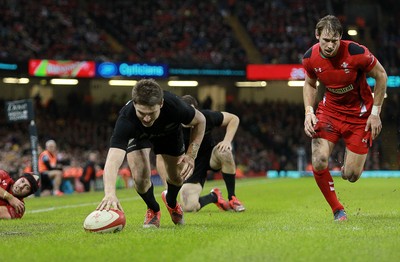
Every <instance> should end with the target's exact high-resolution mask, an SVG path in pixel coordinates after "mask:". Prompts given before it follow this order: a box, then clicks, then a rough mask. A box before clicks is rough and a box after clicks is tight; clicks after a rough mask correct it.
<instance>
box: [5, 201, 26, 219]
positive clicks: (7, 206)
mask: <svg viewBox="0 0 400 262" xmlns="http://www.w3.org/2000/svg"><path fill="white" fill-rule="evenodd" d="M0 206H5V207H6V208H7V210H8V213H9V214H10V216H11V218H12V219H13V218H21V217H22V216H23V215H24V213H22V214H17V212H15V208H14V207H13V206H11V205H10V204H9V203H8V202H7V201H5V200H3V199H0Z"/></svg>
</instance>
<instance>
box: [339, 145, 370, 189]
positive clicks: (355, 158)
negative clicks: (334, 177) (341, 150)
mask: <svg viewBox="0 0 400 262" xmlns="http://www.w3.org/2000/svg"><path fill="white" fill-rule="evenodd" d="M366 160H367V154H361V155H360V154H357V153H354V152H351V151H350V150H349V149H348V148H346V156H345V161H344V163H345V164H344V165H343V167H342V177H343V178H344V179H346V180H348V181H349V182H352V183H354V182H356V181H357V180H358V179H359V178H360V176H361V173H362V171H363V169H364V164H365V161H366Z"/></svg>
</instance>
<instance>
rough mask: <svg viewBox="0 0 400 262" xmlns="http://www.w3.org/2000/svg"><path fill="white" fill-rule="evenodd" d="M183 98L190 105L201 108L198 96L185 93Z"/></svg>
mask: <svg viewBox="0 0 400 262" xmlns="http://www.w3.org/2000/svg"><path fill="white" fill-rule="evenodd" d="M182 100H183V101H184V102H185V103H186V104H188V105H190V106H194V108H196V109H199V103H198V102H197V100H196V98H194V97H193V96H191V95H184V96H182Z"/></svg>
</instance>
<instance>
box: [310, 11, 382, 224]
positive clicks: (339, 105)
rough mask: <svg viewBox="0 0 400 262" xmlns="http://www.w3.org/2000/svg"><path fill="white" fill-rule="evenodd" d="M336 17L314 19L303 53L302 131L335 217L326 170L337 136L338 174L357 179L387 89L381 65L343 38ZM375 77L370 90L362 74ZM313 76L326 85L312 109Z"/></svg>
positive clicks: (339, 210)
mask: <svg viewBox="0 0 400 262" xmlns="http://www.w3.org/2000/svg"><path fill="white" fill-rule="evenodd" d="M342 33H343V29H342V25H341V23H340V21H339V19H338V18H337V17H335V16H332V15H327V16H325V17H323V18H322V19H320V20H319V21H318V23H317V25H316V29H315V36H316V38H317V39H318V41H319V42H318V43H317V44H315V45H314V46H312V47H311V48H310V49H309V50H308V51H307V52H306V53H305V54H304V57H303V66H304V68H305V70H306V78H305V83H304V88H303V98H304V107H305V120H304V131H305V133H306V134H307V136H309V137H311V138H312V145H311V147H312V166H313V173H314V178H315V180H316V182H317V184H318V187H319V188H320V190H321V192H322V194H323V195H324V197H325V199H326V201H327V202H328V203H329V205H330V206H331V208H332V211H333V214H334V219H335V221H342V220H347V215H346V212H345V210H344V207H343V205H342V204H341V203H340V202H339V200H338V198H337V196H336V193H335V188H334V183H333V179H332V176H331V174H330V172H329V170H328V161H329V156H330V154H331V152H332V150H333V147H334V146H335V144H336V143H337V142H338V140H339V139H340V138H343V139H344V141H345V143H346V154H345V159H344V164H343V167H342V178H343V179H345V180H348V181H349V182H356V181H357V180H358V179H359V177H360V176H361V173H362V171H363V168H364V164H365V160H366V158H367V153H368V149H369V147H370V146H371V145H372V140H374V139H375V138H376V137H377V136H378V135H379V133H380V132H381V129H382V123H381V119H380V117H379V114H380V111H381V106H382V103H383V99H384V96H385V93H386V82H387V75H386V71H385V69H384V68H383V67H382V65H381V64H380V63H379V61H378V60H377V59H376V58H375V57H374V55H373V54H372V53H371V52H370V51H369V50H368V49H367V48H366V47H365V46H362V45H360V44H358V43H356V42H353V41H345V40H342ZM367 74H368V75H369V76H371V77H373V78H375V80H376V85H375V88H374V95H373V94H372V91H371V88H370V87H369V86H368V84H367V81H366V75H367ZM317 80H318V81H319V82H320V83H322V84H323V85H324V86H325V87H326V91H325V95H324V98H323V100H322V101H320V103H319V104H318V109H317V110H316V112H315V113H314V105H315V101H316V97H317Z"/></svg>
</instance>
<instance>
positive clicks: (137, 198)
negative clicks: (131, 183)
mask: <svg viewBox="0 0 400 262" xmlns="http://www.w3.org/2000/svg"><path fill="white" fill-rule="evenodd" d="M139 199H140V197H138V196H137V197H129V198H122V199H120V201H121V202H122V201H129V200H139ZM99 203H100V202H91V203H82V204H76V205H66V206H57V207H48V208H42V209H34V210H29V211H26V212H25V213H27V214H28V213H31V214H33V213H43V212H50V211H55V210H59V209H67V208H76V207H85V206H91V205H95V206H97V205H98V204H99Z"/></svg>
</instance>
